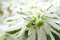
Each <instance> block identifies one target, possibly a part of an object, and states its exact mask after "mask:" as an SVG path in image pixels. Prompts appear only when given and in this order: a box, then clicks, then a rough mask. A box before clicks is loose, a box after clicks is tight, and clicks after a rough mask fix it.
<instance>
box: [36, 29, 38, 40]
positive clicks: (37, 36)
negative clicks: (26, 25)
mask: <svg viewBox="0 0 60 40" xmlns="http://www.w3.org/2000/svg"><path fill="white" fill-rule="evenodd" d="M36 40H38V32H37V28H36Z"/></svg>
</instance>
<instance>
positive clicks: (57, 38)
mask: <svg viewBox="0 0 60 40" xmlns="http://www.w3.org/2000/svg"><path fill="white" fill-rule="evenodd" d="M51 33H52V34H53V36H54V38H55V40H60V37H59V36H58V35H56V34H55V33H53V32H51Z"/></svg>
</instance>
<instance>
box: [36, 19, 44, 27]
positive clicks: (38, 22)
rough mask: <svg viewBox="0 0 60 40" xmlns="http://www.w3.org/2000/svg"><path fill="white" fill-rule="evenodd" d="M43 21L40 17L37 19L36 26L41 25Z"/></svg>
mask: <svg viewBox="0 0 60 40" xmlns="http://www.w3.org/2000/svg"><path fill="white" fill-rule="evenodd" d="M43 24H44V23H43V20H42V19H38V20H37V21H36V26H41V25H43Z"/></svg>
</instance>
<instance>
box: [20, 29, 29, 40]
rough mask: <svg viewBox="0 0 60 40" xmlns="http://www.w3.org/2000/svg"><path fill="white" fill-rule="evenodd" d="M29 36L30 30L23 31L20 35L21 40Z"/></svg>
mask: <svg viewBox="0 0 60 40" xmlns="http://www.w3.org/2000/svg"><path fill="white" fill-rule="evenodd" d="M27 38H28V30H27V31H25V32H24V33H23V35H22V36H21V37H20V40H26V39H27Z"/></svg>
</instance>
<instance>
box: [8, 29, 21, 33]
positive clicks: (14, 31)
mask: <svg viewBox="0 0 60 40" xmlns="http://www.w3.org/2000/svg"><path fill="white" fill-rule="evenodd" d="M20 30H21V29H17V30H13V31H8V32H7V33H9V34H15V33H17V32H19V31H20Z"/></svg>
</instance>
